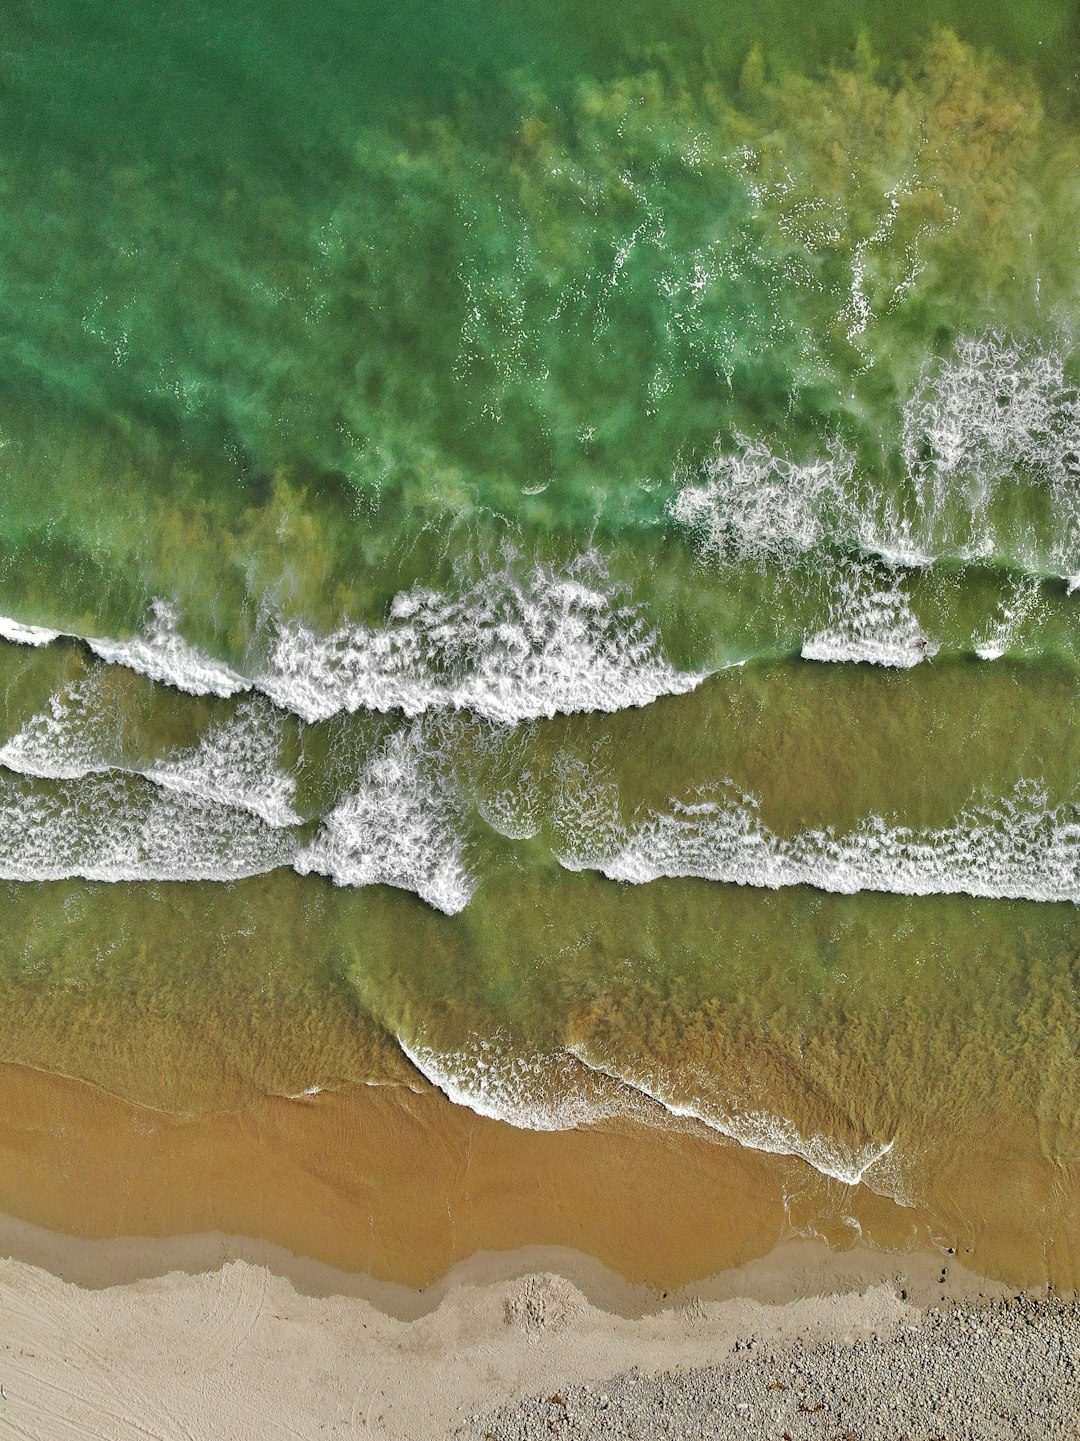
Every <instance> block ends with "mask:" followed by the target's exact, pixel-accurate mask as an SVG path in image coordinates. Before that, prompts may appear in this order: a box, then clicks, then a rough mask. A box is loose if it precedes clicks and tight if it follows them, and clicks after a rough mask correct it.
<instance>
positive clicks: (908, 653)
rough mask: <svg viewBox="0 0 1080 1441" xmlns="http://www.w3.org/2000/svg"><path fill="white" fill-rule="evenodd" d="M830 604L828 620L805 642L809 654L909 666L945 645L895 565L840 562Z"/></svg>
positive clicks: (804, 652) (818, 657)
mask: <svg viewBox="0 0 1080 1441" xmlns="http://www.w3.org/2000/svg"><path fill="white" fill-rule="evenodd" d="M828 606H829V615H828V619H827V621H826V624H825V626H824V627H823V628H822V629H821V630H819V631H818V632H817V633H816V634H815V635H812V636H810V637H809V638H808V639H807V640H806V641H804V642H803V646H802V656H803V659H804V660H817V661H849V662H862V663H865V664H869V665H881V666H890V667H893V668H895V669H908V668H909V667H911V666H913V665H918V664H919V662H920V661H923V660H927V659H929V658H930V657H931V656H934V655H936V654H937V652H938V650H939V649H940V644H939V642H938V641H936V640H932V639H931V638H930V637H929V636H927V635H926V633H925V632H924V631H923V629H922V626H921V625H920V624H919V621H918V619H917V617H916V615H915V612H914V611H913V610H912V608H911V601H910V599H909V598H908V595H907V593H906V592H905V590H904V586H903V581H902V578H901V576H900V573H899V572H898V571H897V570H896V568H895V567H892V566H882V565H874V564H869V563H866V562H859V561H853V562H852V563H851V564H849V565H848V566H847V567H845V568H844V569H841V568H840V567H839V566H837V567H835V569H834V570H833V572H832V593H831V595H830V597H829V602H828Z"/></svg>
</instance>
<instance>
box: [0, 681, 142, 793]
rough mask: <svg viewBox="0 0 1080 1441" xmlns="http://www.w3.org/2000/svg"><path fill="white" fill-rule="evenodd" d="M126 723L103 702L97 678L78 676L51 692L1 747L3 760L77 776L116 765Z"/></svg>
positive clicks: (42, 772) (34, 772)
mask: <svg viewBox="0 0 1080 1441" xmlns="http://www.w3.org/2000/svg"><path fill="white" fill-rule="evenodd" d="M122 730H123V722H122V718H121V717H120V715H119V713H118V712H117V711H115V710H114V711H112V712H110V711H109V710H108V709H107V708H103V707H102V706H101V704H100V702H99V697H98V691H97V686H96V685H95V684H94V681H93V680H92V679H90V680H84V681H74V682H72V683H71V684H70V685H66V686H64V687H63V688H62V689H60V690H59V691H57V692H56V693H55V694H54V695H52V696H50V697H49V703H48V708H47V709H46V710H44V711H41V712H39V713H38V714H37V715H35V716H31V717H30V719H29V720H28V721H26V722H25V723H24V724H23V725H22V726H21V727H20V728H19V730H18V731H17V732H16V734H15V735H13V736H12V737H11V738H10V740H8V741H6V742H5V744H4V745H3V746H0V765H4V766H6V767H7V768H8V770H12V771H16V772H18V773H19V774H20V775H26V776H39V777H42V778H52V779H75V778H76V777H78V776H84V775H92V774H94V773H95V772H99V771H107V770H111V769H113V767H114V764H115V761H116V757H117V756H118V754H119V751H120V747H121V733H122Z"/></svg>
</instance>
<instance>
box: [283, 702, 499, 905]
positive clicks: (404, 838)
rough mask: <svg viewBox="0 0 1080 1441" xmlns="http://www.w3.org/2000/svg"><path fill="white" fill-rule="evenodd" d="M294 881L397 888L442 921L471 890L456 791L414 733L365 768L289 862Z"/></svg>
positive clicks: (390, 744) (398, 737)
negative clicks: (317, 877)
mask: <svg viewBox="0 0 1080 1441" xmlns="http://www.w3.org/2000/svg"><path fill="white" fill-rule="evenodd" d="M295 866H296V870H297V871H299V872H300V874H301V875H307V874H308V873H309V872H311V871H318V872H319V873H320V874H322V875H325V876H329V877H330V879H331V880H332V881H333V882H334V884H335V885H339V886H370V885H387V886H397V887H399V888H401V889H403V890H409V891H414V892H415V893H416V894H417V895H418V896H420V897H421V899H422V900H425V901H427V902H428V904H429V905H432V906H435V907H437V908H438V909H439V910H440V911H444V912H445V913H446V914H447V915H455V914H456V913H457V912H458V911H460V910H463V909H464V908H465V906H467V905H468V903H469V901H470V899H471V898H472V894H473V891H474V890H475V889H476V880H475V878H474V876H473V875H472V873H471V871H470V869H469V865H468V861H467V856H466V842H465V837H464V833H463V823H462V818H461V806H460V803H459V800H458V796H457V793H456V790H455V787H454V785H453V783H452V782H451V781H449V780H448V779H447V778H446V777H445V775H444V774H443V773H442V771H441V768H440V766H439V762H438V757H436V756H434V755H432V754H429V753H428V751H427V749H426V747H425V744H424V738H423V736H422V734H421V733H420V732H418V731H417V730H415V729H414V730H411V731H407V732H398V733H396V734H395V735H393V736H391V737H390V739H389V740H388V741H387V742H386V743H385V744H384V745H383V746H381V747H380V748H379V749H378V750H377V751H376V752H375V754H374V755H372V756H370V757H369V758H368V760H367V761H366V762H365V764H364V767H363V770H362V771H361V773H360V776H359V779H358V782H357V784H356V787H355V789H354V790H353V791H352V792H351V794H349V795H347V796H346V797H345V799H344V800H342V801H340V802H339V804H338V805H337V806H336V807H335V808H334V809H333V810H332V811H331V812H330V814H329V815H328V816H327V817H326V819H325V821H324V822H323V824H322V826H321V828H320V830H319V832H318V834H317V835H316V837H315V839H314V840H313V841H312V842H311V844H310V845H308V846H306V847H305V848H304V849H303V850H302V851H301V852H300V853H299V855H298V856H297V858H296V863H295Z"/></svg>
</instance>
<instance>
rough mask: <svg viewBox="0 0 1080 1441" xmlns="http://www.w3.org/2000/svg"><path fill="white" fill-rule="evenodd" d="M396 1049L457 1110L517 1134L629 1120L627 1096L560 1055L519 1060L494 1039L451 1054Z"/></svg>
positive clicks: (420, 1045) (408, 1045)
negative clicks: (513, 1129) (501, 1123)
mask: <svg viewBox="0 0 1080 1441" xmlns="http://www.w3.org/2000/svg"><path fill="white" fill-rule="evenodd" d="M398 1044H399V1045H400V1046H401V1049H402V1051H403V1052H404V1053H405V1055H406V1056H408V1058H409V1060H410V1061H411V1062H412V1063H413V1065H414V1066H415V1067H416V1069H417V1070H418V1071H419V1072H420V1073H421V1074H422V1075H423V1076H425V1077H426V1078H427V1079H428V1080H429V1081H430V1082H431V1084H432V1085H433V1086H437V1087H438V1089H439V1090H440V1091H442V1092H443V1094H444V1095H446V1096H448V1097H449V1098H450V1100H451V1101H453V1102H454V1103H455V1104H456V1105H459V1106H467V1107H468V1108H469V1110H471V1111H475V1112H476V1114H477V1115H478V1116H489V1117H491V1118H492V1119H493V1120H497V1121H505V1122H506V1123H507V1124H508V1125H510V1126H517V1127H518V1129H519V1130H523V1131H570V1130H573V1129H574V1128H575V1127H578V1126H590V1125H594V1124H596V1122H598V1121H602V1120H605V1119H607V1118H608V1117H611V1116H624V1115H627V1114H631V1115H632V1114H634V1112H635V1109H639V1108H636V1107H635V1102H634V1096H633V1093H632V1092H630V1091H629V1090H628V1089H627V1088H626V1087H622V1086H617V1085H612V1084H610V1083H607V1082H606V1080H601V1081H600V1082H599V1083H598V1082H597V1080H596V1079H595V1078H594V1077H593V1076H591V1075H590V1073H589V1071H588V1070H587V1069H586V1068H585V1067H583V1066H581V1065H580V1064H579V1063H578V1062H577V1061H576V1060H575V1059H574V1058H573V1057H572V1056H570V1055H568V1054H567V1053H566V1052H565V1051H553V1052H550V1053H548V1054H546V1055H534V1054H528V1055H521V1054H516V1053H515V1052H513V1051H512V1050H511V1049H510V1048H509V1046H507V1045H505V1044H503V1043H502V1041H501V1040H500V1039H499V1038H496V1039H494V1040H492V1039H488V1038H486V1037H479V1036H477V1037H475V1038H473V1039H472V1040H471V1041H470V1042H469V1043H468V1044H467V1045H466V1046H464V1047H461V1048H460V1049H457V1050H453V1051H436V1050H433V1049H432V1048H431V1047H430V1046H429V1045H427V1044H426V1042H425V1041H424V1039H423V1038H422V1037H421V1038H418V1039H415V1040H412V1041H405V1040H403V1039H402V1038H401V1037H400V1036H399V1037H398Z"/></svg>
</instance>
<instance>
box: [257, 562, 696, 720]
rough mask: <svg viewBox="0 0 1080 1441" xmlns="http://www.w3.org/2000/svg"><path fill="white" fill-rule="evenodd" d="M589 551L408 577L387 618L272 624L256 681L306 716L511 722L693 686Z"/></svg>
mask: <svg viewBox="0 0 1080 1441" xmlns="http://www.w3.org/2000/svg"><path fill="white" fill-rule="evenodd" d="M602 581H603V577H602V572H601V571H600V567H599V561H598V559H597V557H596V556H595V555H594V554H590V555H588V556H584V557H581V558H580V559H579V561H578V562H576V563H575V564H574V565H572V566H570V567H569V568H568V569H566V570H564V571H561V572H560V571H555V570H552V569H548V568H546V567H543V566H540V565H535V566H533V567H532V569H531V570H529V571H528V572H527V573H526V574H525V575H524V577H523V578H519V577H518V576H517V575H516V574H515V572H514V569H513V566H512V564H511V560H510V559H508V560H507V561H506V563H505V564H504V565H503V566H502V567H501V568H500V569H496V570H494V571H492V572H491V573H489V574H488V575H486V576H484V577H482V578H481V579H478V580H473V581H469V582H463V584H462V589H461V590H460V592H458V593H456V594H454V595H448V594H446V593H444V592H442V591H436V590H431V589H428V588H425V587H422V586H419V585H417V586H414V587H413V588H412V589H411V590H409V591H404V592H401V593H400V594H399V595H398V596H397V597H396V598H395V600H394V602H393V604H392V606H391V608H390V614H389V617H388V619H387V622H386V624H385V625H384V626H380V627H370V626H364V625H359V624H348V625H344V626H341V627H340V628H339V629H338V630H336V631H334V632H332V633H331V634H329V635H316V634H314V633H313V632H311V631H310V630H308V629H307V628H306V627H304V626H303V625H300V624H298V623H295V622H293V623H283V624H280V625H279V626H278V627H277V630H276V635H275V638H274V641H273V645H272V648H271V653H270V657H269V663H268V665H267V667H266V669H265V670H264V671H263V673H262V674H260V676H259V677H258V679H257V684H258V686H259V688H260V689H261V690H263V691H264V692H265V693H266V694H267V695H268V696H269V697H270V698H271V699H272V700H274V701H275V702H277V704H279V705H281V706H283V707H287V708H288V709H290V710H292V711H294V712H295V713H296V714H297V715H299V716H301V717H302V718H303V719H304V720H307V721H315V720H320V719H325V718H327V717H329V716H332V715H335V714H337V713H338V712H341V711H349V712H351V711H356V710H359V709H361V708H365V709H370V710H378V711H387V710H391V709H400V710H402V711H404V712H405V714H406V715H409V716H417V715H420V714H422V713H423V712H425V711H428V710H432V709H448V708H452V709H468V710H471V711H473V712H474V713H475V714H477V715H480V716H484V717H487V718H488V719H491V720H496V721H501V722H507V723H513V722H516V721H521V720H531V719H536V718H539V717H541V716H546V717H551V716H554V715H555V714H557V713H560V712H561V713H568V712H574V711H616V710H621V709H623V708H624V707H626V706H632V705H647V704H649V703H650V702H651V701H653V700H655V699H656V698H657V697H658V696H661V695H670V694H678V693H680V692H683V691H687V690H691V689H693V687H694V686H696V685H698V684H699V682H700V681H701V680H702V679H703V677H702V675H699V674H687V673H684V672H681V671H678V670H676V669H675V668H674V667H673V666H672V665H671V664H670V663H669V662H668V661H667V660H666V659H665V658H664V656H663V653H662V650H661V647H660V641H659V638H658V636H657V634H656V632H655V630H653V629H652V628H650V627H649V625H648V624H647V623H646V621H645V620H644V618H643V616H642V614H641V612H640V611H638V610H637V609H636V608H635V607H634V606H632V605H631V604H630V603H629V602H627V601H626V600H625V598H624V597H622V596H621V594H620V593H618V592H617V591H615V590H613V589H611V588H610V587H605V585H604V584H603V583H602Z"/></svg>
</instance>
